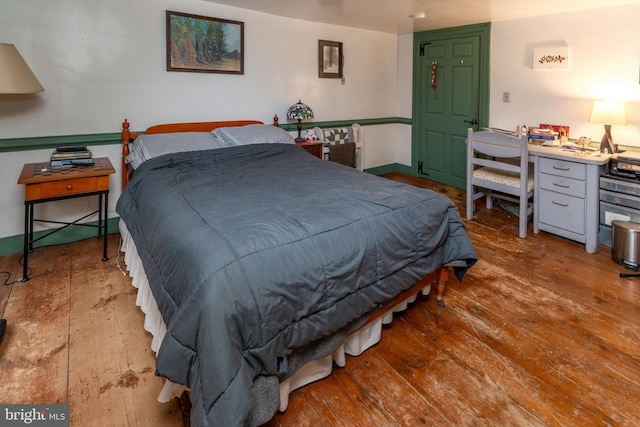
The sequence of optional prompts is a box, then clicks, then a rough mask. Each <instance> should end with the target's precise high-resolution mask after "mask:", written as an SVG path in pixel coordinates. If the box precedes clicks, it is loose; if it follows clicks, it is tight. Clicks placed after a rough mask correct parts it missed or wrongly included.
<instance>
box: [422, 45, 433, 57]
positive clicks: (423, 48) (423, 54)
mask: <svg viewBox="0 0 640 427" xmlns="http://www.w3.org/2000/svg"><path fill="white" fill-rule="evenodd" d="M429 44H431V42H426V43H420V56H424V47H425V46H426V45H429Z"/></svg>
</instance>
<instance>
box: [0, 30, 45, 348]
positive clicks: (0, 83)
mask: <svg viewBox="0 0 640 427" xmlns="http://www.w3.org/2000/svg"><path fill="white" fill-rule="evenodd" d="M43 90H44V88H43V87H42V85H41V84H40V82H39V81H38V79H37V78H36V76H34V75H33V72H32V71H31V69H30V68H29V66H28V65H27V63H26V62H25V61H24V59H23V58H22V56H21V55H20V52H18V49H16V47H15V46H14V45H12V44H8V43H0V94H12V95H13V94H27V93H36V92H42V91H43ZM25 238H26V236H25ZM6 329H7V321H6V319H0V342H2V338H4V332H5V330H6Z"/></svg>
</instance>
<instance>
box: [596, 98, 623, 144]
mask: <svg viewBox="0 0 640 427" xmlns="http://www.w3.org/2000/svg"><path fill="white" fill-rule="evenodd" d="M589 121H590V122H591V123H602V124H604V135H603V136H602V142H601V143H600V151H602V152H603V153H607V152H608V153H610V154H613V153H615V152H616V146H615V145H614V143H613V138H612V137H611V125H626V124H627V112H626V111H625V108H624V103H622V102H607V101H593V108H592V109H591V117H590V118H589Z"/></svg>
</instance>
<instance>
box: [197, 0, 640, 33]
mask: <svg viewBox="0 0 640 427" xmlns="http://www.w3.org/2000/svg"><path fill="white" fill-rule="evenodd" d="M206 1H211V2H212V3H219V4H225V5H229V6H236V7H240V8H243V9H251V10H256V11H259V12H264V13H269V14H271V15H277V16H284V17H288V18H296V19H302V20H305V21H313V22H321V23H327V24H335V25H342V26H346V27H355V28H362V29H367V30H373V31H380V32H384V33H391V34H407V33H413V32H417V31H426V30H434V29H439V28H448V27H457V26H461V25H467V24H477V23H481V22H495V21H504V20H507V19H517V18H526V17H533V16H543V15H551V14H556V13H564V12H572V11H579V10H587V9H596V8H601V7H609V6H619V5H625V4H635V3H640V0H535V1H534V0H206ZM419 12H423V13H424V14H425V18H424V19H411V18H409V15H410V14H413V13H419Z"/></svg>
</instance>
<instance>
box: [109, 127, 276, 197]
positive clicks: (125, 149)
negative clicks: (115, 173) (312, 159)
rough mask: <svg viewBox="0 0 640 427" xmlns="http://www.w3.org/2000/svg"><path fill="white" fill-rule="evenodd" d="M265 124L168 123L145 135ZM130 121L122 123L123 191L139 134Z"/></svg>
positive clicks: (149, 129)
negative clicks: (129, 159) (130, 147)
mask: <svg viewBox="0 0 640 427" xmlns="http://www.w3.org/2000/svg"><path fill="white" fill-rule="evenodd" d="M255 124H264V123H263V122H261V121H258V120H225V121H219V122H193V123H168V124H160V125H154V126H151V127H149V128H147V130H146V131H145V134H153V133H173V132H211V131H213V130H214V129H217V128H221V127H232V126H246V125H255ZM129 125H130V123H129V121H128V120H127V119H124V122H122V139H121V140H122V189H124V187H126V186H127V184H128V183H129V179H130V178H131V172H130V171H129V167H128V166H127V164H126V163H125V158H126V157H127V156H128V155H129V153H130V150H129V144H130V143H131V142H133V141H134V140H135V139H136V138H137V137H138V134H137V133H132V132H131V131H130V130H129ZM273 125H274V126H278V116H277V115H276V116H274V117H273Z"/></svg>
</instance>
